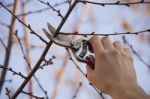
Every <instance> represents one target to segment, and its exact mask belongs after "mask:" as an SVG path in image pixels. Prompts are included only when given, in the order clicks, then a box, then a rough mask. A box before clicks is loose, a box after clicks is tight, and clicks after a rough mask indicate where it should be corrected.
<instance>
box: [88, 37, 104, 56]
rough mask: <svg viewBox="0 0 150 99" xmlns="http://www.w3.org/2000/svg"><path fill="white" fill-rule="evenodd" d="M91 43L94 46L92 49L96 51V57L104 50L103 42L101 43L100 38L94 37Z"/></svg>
mask: <svg viewBox="0 0 150 99" xmlns="http://www.w3.org/2000/svg"><path fill="white" fill-rule="evenodd" d="M89 42H90V43H91V45H92V48H93V50H94V53H95V56H96V55H97V53H100V52H102V51H103V50H104V47H103V45H102V42H101V41H100V38H99V37H98V36H93V37H92V38H91V39H90V40H89Z"/></svg>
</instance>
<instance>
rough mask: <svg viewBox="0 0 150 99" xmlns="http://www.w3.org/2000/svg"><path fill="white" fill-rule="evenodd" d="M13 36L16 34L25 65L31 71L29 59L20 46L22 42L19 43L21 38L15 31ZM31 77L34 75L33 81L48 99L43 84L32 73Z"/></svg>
mask: <svg viewBox="0 0 150 99" xmlns="http://www.w3.org/2000/svg"><path fill="white" fill-rule="evenodd" d="M15 36H16V38H17V40H18V42H19V45H20V48H21V52H22V54H23V57H24V59H25V61H26V63H27V65H28V68H29V70H30V71H32V68H31V65H30V61H29V60H28V58H27V57H26V55H25V52H24V50H23V46H22V44H21V40H20V38H19V37H18V34H17V32H16V33H15ZM29 73H30V72H29ZM33 77H34V79H35V81H36V82H37V84H38V86H39V87H40V89H41V90H42V92H43V93H44V94H45V96H46V99H48V95H47V91H45V89H44V88H43V86H42V85H41V84H40V81H39V80H38V78H37V77H36V76H35V75H33Z"/></svg>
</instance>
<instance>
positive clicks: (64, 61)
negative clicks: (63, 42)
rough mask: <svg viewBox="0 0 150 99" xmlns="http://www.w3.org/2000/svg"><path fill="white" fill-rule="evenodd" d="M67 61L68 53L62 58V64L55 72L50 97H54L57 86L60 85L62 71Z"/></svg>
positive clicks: (53, 98) (52, 98) (54, 98)
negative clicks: (54, 81) (54, 80)
mask: <svg viewBox="0 0 150 99" xmlns="http://www.w3.org/2000/svg"><path fill="white" fill-rule="evenodd" d="M67 63H68V54H66V55H65V57H64V60H63V64H62V66H61V68H60V69H59V70H58V71H57V73H56V83H55V84H54V88H53V90H52V92H51V93H52V97H51V99H56V96H57V91H58V87H59V85H60V82H61V78H62V75H63V74H64V72H65V70H66V67H67Z"/></svg>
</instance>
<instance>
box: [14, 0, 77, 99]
mask: <svg viewBox="0 0 150 99" xmlns="http://www.w3.org/2000/svg"><path fill="white" fill-rule="evenodd" d="M76 4H77V0H75V1H74V3H73V4H72V6H71V7H69V9H68V11H67V13H66V15H65V17H64V18H63V19H62V20H61V23H60V24H59V26H58V28H57V30H56V32H55V34H54V37H56V36H57V35H58V34H59V31H60V30H61V28H62V27H63V25H64V23H65V22H66V20H67V19H68V17H69V15H70V13H71V12H72V10H73V8H74V7H75V5H76ZM52 43H53V42H52V41H49V43H48V44H47V45H46V47H45V49H44V51H43V53H42V55H41V57H40V58H39V60H38V61H37V63H36V65H35V66H34V68H33V69H32V71H31V72H30V74H29V75H28V76H27V79H26V80H24V81H23V83H22V84H21V85H20V87H19V88H18V90H17V91H16V92H15V93H14V95H13V96H12V99H15V98H16V97H17V96H18V95H19V94H20V93H21V91H22V90H23V88H24V87H25V86H26V84H27V83H28V81H29V80H30V79H31V78H32V76H33V75H34V73H35V72H36V71H37V70H38V69H39V66H40V64H41V63H42V61H43V59H44V57H45V55H46V54H47V52H48V50H49V48H50V47H51V45H52Z"/></svg>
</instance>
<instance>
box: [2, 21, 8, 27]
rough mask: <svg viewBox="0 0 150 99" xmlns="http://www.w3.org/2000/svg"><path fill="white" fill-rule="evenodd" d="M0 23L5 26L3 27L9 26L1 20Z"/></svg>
mask: <svg viewBox="0 0 150 99" xmlns="http://www.w3.org/2000/svg"><path fill="white" fill-rule="evenodd" d="M0 25H2V26H5V27H7V28H10V26H9V25H8V24H6V23H4V22H2V21H0Z"/></svg>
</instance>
